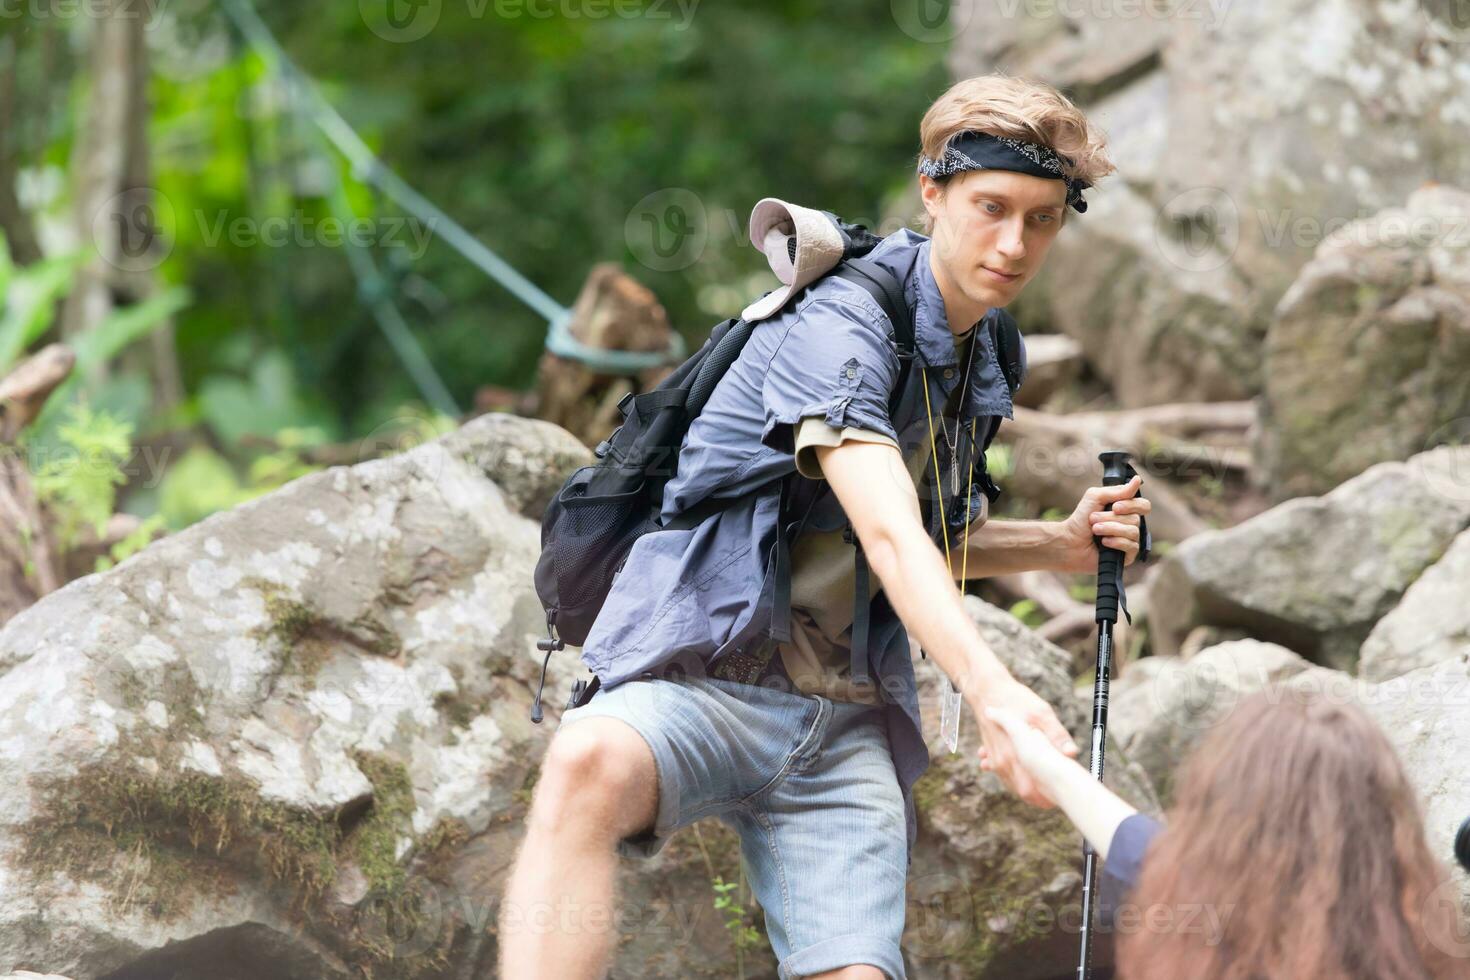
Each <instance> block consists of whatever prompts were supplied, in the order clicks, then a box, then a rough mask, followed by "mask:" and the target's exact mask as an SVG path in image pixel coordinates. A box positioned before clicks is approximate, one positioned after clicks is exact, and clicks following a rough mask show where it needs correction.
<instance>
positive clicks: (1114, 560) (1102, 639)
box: [1077, 450, 1134, 980]
mask: <svg viewBox="0 0 1470 980" xmlns="http://www.w3.org/2000/svg"><path fill="white" fill-rule="evenodd" d="M1098 459H1099V460H1100V461H1101V462H1102V464H1103V479H1102V482H1103V486H1108V487H1116V486H1122V485H1123V484H1125V483H1127V482H1128V481H1130V480H1132V479H1133V477H1134V469H1133V466H1132V465H1131V464H1130V463H1129V461H1128V453H1127V452H1124V451H1122V450H1110V451H1107V452H1103V453H1100V454H1099V455H1098ZM1103 509H1104V510H1112V509H1113V505H1112V504H1107V505H1105V506H1104V508H1103ZM1095 540H1096V539H1095ZM1122 587H1123V553H1122V552H1121V551H1119V550H1117V549H1116V548H1106V547H1103V545H1102V543H1101V541H1099V542H1098V551H1097V601H1096V616H1095V621H1096V623H1097V675H1096V677H1095V679H1094V680H1093V684H1092V757H1091V770H1092V778H1094V779H1096V780H1098V781H1099V782H1100V781H1101V780H1102V778H1103V765H1104V762H1105V758H1104V756H1105V755H1106V748H1107V738H1108V685H1109V682H1110V678H1111V677H1112V669H1113V624H1114V623H1116V622H1117V621H1118V605H1119V598H1120V596H1121V594H1122ZM1096 888H1097V852H1096V851H1095V850H1093V847H1092V845H1091V844H1090V843H1088V842H1087V841H1086V840H1085V839H1084V840H1083V842H1082V949H1081V952H1080V955H1079V957H1078V963H1077V980H1087V977H1088V974H1089V972H1090V971H1091V969H1092V906H1093V904H1094V901H1093V899H1094V894H1095V892H1096Z"/></svg>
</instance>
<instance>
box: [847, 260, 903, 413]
mask: <svg viewBox="0 0 1470 980" xmlns="http://www.w3.org/2000/svg"><path fill="white" fill-rule="evenodd" d="M832 275H834V276H836V277H837V278H839V279H846V280H847V281H848V282H851V283H856V284H857V285H859V286H861V287H863V288H864V289H866V290H867V291H868V293H869V294H870V295H871V296H872V297H873V299H874V301H875V302H877V304H878V308H879V309H881V310H882V311H883V314H884V315H885V316H886V317H888V322H889V323H891V324H893V341H894V345H895V346H896V347H897V348H898V380H897V382H896V383H895V384H894V386H893V391H892V393H891V394H890V395H889V397H888V417H889V418H890V419H891V418H892V417H893V415H894V413H895V412H897V411H898V400H899V398H901V397H902V396H903V391H904V387H905V384H906V383H907V381H908V377H909V364H910V363H911V362H912V361H913V359H914V315H913V312H912V311H911V310H910V309H909V305H908V303H907V302H906V301H905V300H904V297H903V284H902V283H901V282H899V281H898V278H897V277H896V276H894V275H893V273H891V272H889V271H888V270H887V269H885V268H883V267H882V266H881V265H878V264H877V263H876V262H870V261H868V260H867V259H859V258H849V259H847V260H845V261H844V262H843V263H842V264H841V265H839V266H838V267H837V268H836V269H835V270H834V271H833V272H832Z"/></svg>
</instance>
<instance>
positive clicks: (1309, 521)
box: [1149, 446, 1470, 670]
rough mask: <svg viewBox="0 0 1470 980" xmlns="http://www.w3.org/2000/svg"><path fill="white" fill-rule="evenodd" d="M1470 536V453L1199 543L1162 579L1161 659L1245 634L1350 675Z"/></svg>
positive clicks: (1414, 466) (1156, 619)
mask: <svg viewBox="0 0 1470 980" xmlns="http://www.w3.org/2000/svg"><path fill="white" fill-rule="evenodd" d="M1467 525H1470V446H1456V447H1451V446H1441V447H1439V448H1437V449H1433V450H1430V451H1429V452H1425V453H1420V454H1419V455H1417V456H1415V457H1413V458H1412V459H1411V460H1409V461H1408V462H1403V463H1379V464H1378V465H1376V466H1374V467H1372V468H1370V469H1369V470H1367V471H1366V472H1364V473H1362V474H1360V475H1359V476H1357V477H1354V478H1353V479H1351V480H1349V481H1347V482H1346V483H1344V484H1342V485H1341V486H1339V487H1338V488H1336V489H1335V490H1333V491H1332V492H1331V493H1329V494H1327V495H1326V496H1323V497H1298V498H1296V499H1293V500H1288V501H1286V502H1285V503H1282V504H1278V505H1277V506H1275V507H1273V508H1271V509H1270V510H1268V511H1265V512H1264V513H1261V514H1258V515H1256V516H1255V517H1253V518H1251V519H1250V520H1247V521H1244V522H1242V523H1241V524H1237V525H1236V526H1234V527H1232V528H1228V529H1225V530H1219V531H1206V532H1203V533H1201V534H1197V535H1194V536H1193V537H1191V538H1189V539H1188V540H1187V541H1184V542H1182V543H1181V544H1180V545H1179V546H1178V547H1176V548H1175V549H1174V550H1173V551H1171V552H1170V553H1169V554H1168V555H1167V556H1166V557H1165V558H1164V560H1163V562H1162V563H1161V564H1160V565H1159V568H1158V570H1157V571H1156V572H1155V575H1154V578H1153V579H1152V581H1153V588H1152V592H1151V596H1150V598H1151V602H1150V619H1149V627H1150V639H1151V641H1152V643H1153V649H1154V652H1155V653H1156V654H1163V655H1172V654H1173V653H1175V652H1176V651H1177V650H1178V649H1179V647H1180V644H1181V642H1182V641H1183V639H1184V637H1185V636H1186V635H1187V634H1188V633H1189V631H1190V630H1191V629H1193V628H1195V627H1197V626H1201V625H1213V626H1222V627H1238V628H1241V629H1244V630H1245V631H1246V632H1247V633H1248V634H1249V635H1251V636H1254V637H1256V638H1257V639H1262V640H1269V641H1272V642H1276V643H1280V644H1281V645H1283V646H1286V647H1288V648H1290V649H1292V650H1296V651H1298V652H1300V653H1301V654H1302V655H1303V656H1305V657H1307V658H1308V659H1309V660H1312V661H1314V662H1316V663H1320V664H1323V665H1325V666H1331V667H1337V668H1340V669H1347V670H1351V669H1353V668H1354V667H1355V664H1356V660H1357V653H1358V648H1359V646H1360V645H1361V644H1362V643H1363V641H1364V640H1365V639H1366V638H1367V636H1368V633H1369V631H1370V630H1371V629H1372V628H1373V626H1374V624H1375V623H1377V622H1378V620H1379V619H1380V618H1382V617H1383V616H1384V614H1385V613H1387V612H1388V611H1389V610H1390V609H1392V608H1393V607H1394V606H1395V605H1397V604H1398V602H1399V599H1400V598H1401V597H1402V596H1403V595H1404V592H1405V590H1407V589H1408V587H1409V586H1410V585H1411V584H1412V583H1413V582H1414V580H1415V579H1417V578H1418V577H1419V576H1420V574H1422V573H1423V572H1424V570H1425V569H1427V568H1428V567H1429V566H1431V565H1433V564H1434V563H1435V562H1437V561H1438V560H1439V559H1440V557H1441V556H1442V555H1443V554H1444V553H1445V550H1446V549H1447V548H1448V547H1449V545H1450V542H1451V541H1452V540H1453V539H1454V538H1455V536H1456V535H1457V534H1459V533H1460V531H1462V530H1463V529H1464V528H1465V527H1466V526H1467Z"/></svg>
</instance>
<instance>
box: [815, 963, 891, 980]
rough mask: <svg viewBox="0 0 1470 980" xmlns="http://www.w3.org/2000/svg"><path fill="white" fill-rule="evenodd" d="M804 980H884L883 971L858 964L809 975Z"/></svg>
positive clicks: (864, 964)
mask: <svg viewBox="0 0 1470 980" xmlns="http://www.w3.org/2000/svg"><path fill="white" fill-rule="evenodd" d="M806 980H884V974H883V971H882V970H880V969H878V968H877V967H876V966H869V965H868V964H866V963H858V964H855V965H853V966H844V967H842V968H841V969H837V970H828V971H827V972H825V973H812V974H809V975H808V976H807V978H806Z"/></svg>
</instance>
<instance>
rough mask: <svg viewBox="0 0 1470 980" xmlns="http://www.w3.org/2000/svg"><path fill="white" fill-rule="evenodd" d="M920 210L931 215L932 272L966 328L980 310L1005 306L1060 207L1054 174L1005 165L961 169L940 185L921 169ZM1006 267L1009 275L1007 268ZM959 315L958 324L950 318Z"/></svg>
mask: <svg viewBox="0 0 1470 980" xmlns="http://www.w3.org/2000/svg"><path fill="white" fill-rule="evenodd" d="M919 181H920V187H921V190H922V193H923V198H924V209H925V210H926V211H928V212H929V214H930V216H931V217H932V218H933V219H934V234H933V236H932V237H933V242H934V243H933V245H932V246H931V247H930V250H931V253H932V256H933V262H934V265H935V278H936V280H938V282H939V284H940V287H941V292H942V293H943V294H944V298H945V303H946V305H947V306H951V307H954V306H958V307H959V308H958V309H951V310H950V320H951V326H952V327H954V328H956V329H958V330H964V329H967V328H968V327H969V325H970V324H971V323H973V322H974V320H975V319H978V318H979V316H980V315H982V314H983V313H984V311H985V310H987V309H989V308H990V307H992V306H1005V305H1006V304H1008V303H1010V302H1011V300H1013V299H1015V298H1016V297H1017V296H1018V295H1020V293H1021V290H1022V289H1024V288H1025V286H1026V283H1028V282H1030V281H1031V277H1032V276H1034V275H1036V271H1037V270H1038V269H1040V268H1041V263H1042V262H1043V261H1045V259H1046V253H1047V250H1048V249H1050V248H1051V243H1052V242H1053V241H1055V240H1056V236H1057V232H1058V231H1059V230H1060V229H1061V227H1062V221H1063V218H1064V217H1065V214H1066V201H1067V187H1066V184H1064V183H1063V182H1062V181H1060V180H1048V179H1046V178H1043V177H1032V176H1030V175H1029V174H1019V173H1015V172H1014V171H1010V170H967V171H964V172H962V173H959V174H956V175H955V176H954V177H952V178H950V181H949V184H948V185H947V186H945V187H941V186H940V185H939V184H937V183H935V182H934V181H933V180H932V179H930V178H929V177H927V176H922V175H921V176H920V177H919ZM1007 273H1009V274H1012V275H1009V276H1008V275H1006V274H1007ZM957 315H958V318H967V319H964V322H963V323H958V322H956V320H957Z"/></svg>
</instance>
